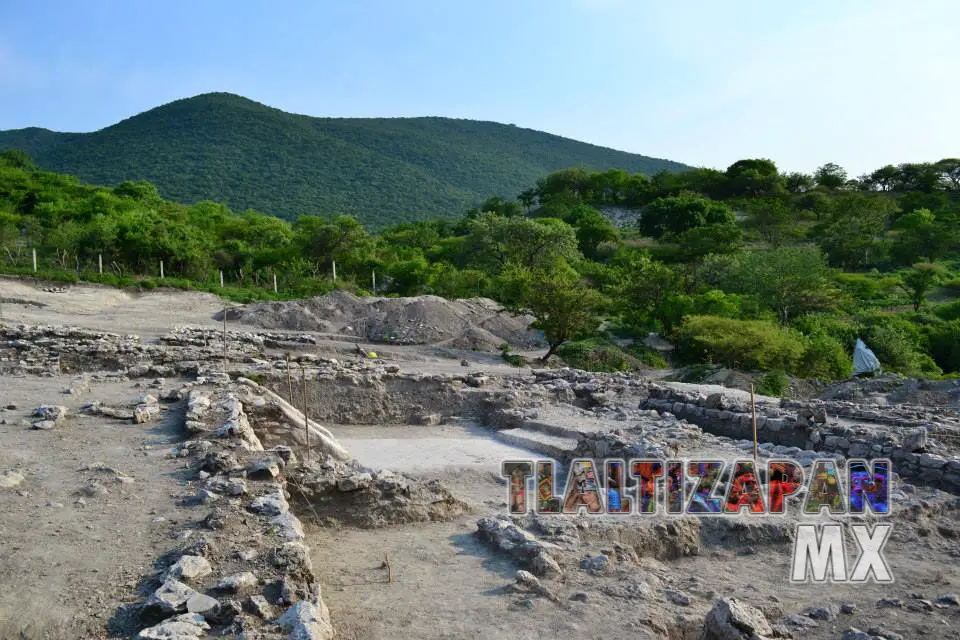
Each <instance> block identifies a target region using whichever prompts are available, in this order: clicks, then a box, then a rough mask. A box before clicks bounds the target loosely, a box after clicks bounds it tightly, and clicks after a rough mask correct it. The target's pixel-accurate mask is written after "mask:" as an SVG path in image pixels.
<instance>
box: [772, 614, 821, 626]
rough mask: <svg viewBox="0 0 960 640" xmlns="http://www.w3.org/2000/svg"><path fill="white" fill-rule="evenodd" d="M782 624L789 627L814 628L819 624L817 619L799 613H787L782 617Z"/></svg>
mask: <svg viewBox="0 0 960 640" xmlns="http://www.w3.org/2000/svg"><path fill="white" fill-rule="evenodd" d="M780 624H782V625H783V626H785V627H787V628H789V629H799V630H803V629H813V628H814V627H817V626H818V623H817V621H816V620H813V619H812V618H809V617H808V616H802V615H800V614H799V613H788V614H787V615H785V616H783V617H782V618H780Z"/></svg>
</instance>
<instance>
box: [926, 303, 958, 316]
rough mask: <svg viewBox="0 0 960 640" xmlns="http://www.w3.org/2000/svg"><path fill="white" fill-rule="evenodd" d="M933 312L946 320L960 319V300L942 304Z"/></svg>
mask: <svg viewBox="0 0 960 640" xmlns="http://www.w3.org/2000/svg"><path fill="white" fill-rule="evenodd" d="M933 312H934V313H935V314H937V317H939V318H943V319H944V320H960V300H954V301H953V302H948V303H947V304H941V305H940V306H938V307H937V308H936V309H934V310H933Z"/></svg>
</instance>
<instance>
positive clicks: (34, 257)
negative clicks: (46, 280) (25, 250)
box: [33, 249, 37, 273]
mask: <svg viewBox="0 0 960 640" xmlns="http://www.w3.org/2000/svg"><path fill="white" fill-rule="evenodd" d="M33 272H34V273H36V272H37V250H36V249H34V250H33Z"/></svg>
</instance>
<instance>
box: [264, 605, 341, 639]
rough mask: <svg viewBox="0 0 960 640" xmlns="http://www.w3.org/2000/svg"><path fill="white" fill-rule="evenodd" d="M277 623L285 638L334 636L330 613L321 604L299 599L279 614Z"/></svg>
mask: <svg viewBox="0 0 960 640" xmlns="http://www.w3.org/2000/svg"><path fill="white" fill-rule="evenodd" d="M277 624H278V625H280V628H281V629H283V632H284V633H286V634H288V635H287V640H330V639H331V638H333V637H334V633H333V626H332V625H331V624H330V614H329V612H328V611H327V610H326V607H325V606H323V605H322V604H321V605H320V606H317V605H315V604H313V603H311V602H306V601H301V602H298V603H297V604H295V605H293V606H292V607H290V608H289V609H287V611H286V612H285V613H284V614H283V615H282V616H280V618H279V619H278V620H277Z"/></svg>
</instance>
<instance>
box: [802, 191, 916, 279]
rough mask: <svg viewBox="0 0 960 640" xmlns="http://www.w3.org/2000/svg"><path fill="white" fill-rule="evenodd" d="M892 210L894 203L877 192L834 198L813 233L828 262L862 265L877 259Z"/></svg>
mask: <svg viewBox="0 0 960 640" xmlns="http://www.w3.org/2000/svg"><path fill="white" fill-rule="evenodd" d="M896 211H898V209H897V205H896V203H895V202H893V201H892V200H890V199H889V198H886V197H884V196H881V195H879V194H865V193H851V194H844V195H843V196H842V197H840V198H837V199H836V200H834V202H833V203H832V206H831V210H830V213H829V214H828V217H827V219H826V220H824V221H823V222H821V223H820V224H819V225H817V226H816V227H814V229H813V235H814V237H815V238H816V239H817V243H818V244H819V245H820V247H821V248H822V249H823V250H824V252H826V254H827V256H829V258H830V262H831V264H833V265H835V266H839V267H845V268H851V269H856V268H860V267H866V266H869V265H871V264H875V263H877V262H878V261H879V259H880V257H881V255H880V254H881V253H882V249H883V247H884V245H883V236H884V233H885V231H886V228H887V221H888V220H889V218H890V217H891V216H892V215H893V214H894V213H895V212H896Z"/></svg>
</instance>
